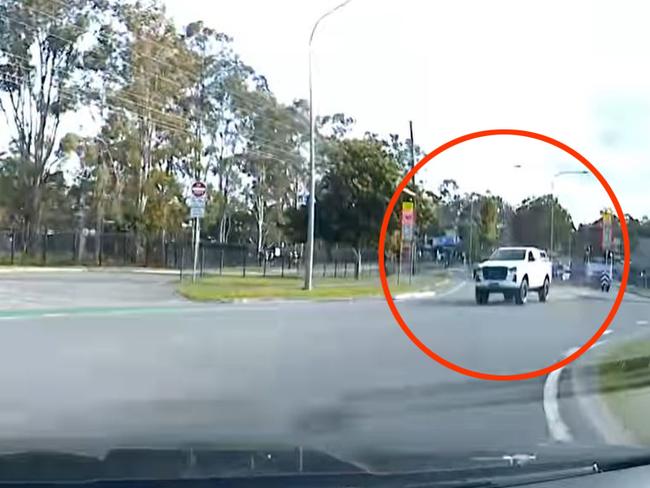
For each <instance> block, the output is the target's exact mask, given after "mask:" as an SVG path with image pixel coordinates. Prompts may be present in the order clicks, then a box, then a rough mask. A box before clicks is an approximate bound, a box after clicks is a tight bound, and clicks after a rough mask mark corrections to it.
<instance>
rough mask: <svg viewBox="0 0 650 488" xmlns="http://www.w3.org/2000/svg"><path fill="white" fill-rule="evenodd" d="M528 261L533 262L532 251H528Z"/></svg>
mask: <svg viewBox="0 0 650 488" xmlns="http://www.w3.org/2000/svg"><path fill="white" fill-rule="evenodd" d="M528 261H535V256H533V251H528Z"/></svg>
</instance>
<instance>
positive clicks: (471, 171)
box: [0, 0, 650, 222]
mask: <svg viewBox="0 0 650 488" xmlns="http://www.w3.org/2000/svg"><path fill="white" fill-rule="evenodd" d="M163 1H164V3H165V4H166V6H167V9H168V12H169V14H170V15H172V17H174V19H175V20H176V21H177V23H178V24H179V26H182V25H185V24H187V23H189V22H191V21H195V20H199V19H202V20H203V21H204V22H205V23H206V24H207V25H210V26H212V27H214V28H216V29H218V30H220V31H222V32H225V33H227V34H229V35H231V36H232V37H233V38H234V47H235V49H236V51H237V52H238V53H239V54H240V55H241V56H242V58H243V59H244V61H245V62H247V63H248V64H250V65H252V66H253V67H254V68H255V69H256V70H257V71H258V72H259V73H261V74H264V75H265V76H266V77H267V79H268V80H269V83H270V86H271V88H272V90H273V91H274V93H275V94H276V95H277V96H278V98H279V99H280V100H281V101H283V102H287V103H288V102H290V101H291V100H293V99H294V98H307V95H308V84H307V75H308V64H307V60H308V49H307V41H308V38H309V33H310V31H311V27H312V25H313V23H314V21H315V20H316V19H317V18H318V17H319V16H320V15H321V14H322V13H324V12H326V11H327V10H328V9H330V8H331V7H333V6H335V5H337V4H338V3H339V2H340V0H210V1H209V2H207V1H206V0H163ZM646 4H648V5H646ZM649 18H650V3H648V2H645V1H644V0H617V1H616V2H614V1H613V0H608V1H600V0H570V1H566V0H546V1H544V2H531V1H522V0H490V1H489V2H488V1H485V0H453V1H422V0H351V2H350V3H349V4H348V5H347V6H346V7H344V8H342V9H340V10H339V11H337V12H336V13H335V14H333V15H332V16H331V17H329V18H327V19H326V20H325V21H324V22H323V23H322V24H321V27H320V28H319V30H318V32H317V34H316V37H315V41H314V45H313V53H314V95H315V102H316V103H315V105H316V111H317V113H319V114H327V113H335V112H345V113H346V114H348V115H351V116H353V117H355V118H356V120H357V125H356V131H357V133H358V134H362V133H363V132H365V131H373V132H377V133H380V134H388V133H391V132H393V133H394V132H397V133H400V134H401V135H402V136H404V137H407V136H408V121H409V120H413V123H414V127H415V140H416V143H417V144H419V145H420V146H421V147H422V148H423V149H425V150H426V151H431V150H433V149H434V148H435V147H437V146H439V145H440V144H442V143H444V142H446V141H448V140H450V139H453V138H455V137H458V136H460V135H463V134H466V133H469V132H473V131H476V130H484V129H493V128H516V129H525V130H531V131H535V132H540V133H543V134H546V135H548V136H551V137H554V138H556V139H559V140H560V141H562V142H564V143H565V144H568V145H569V146H571V147H573V148H574V149H576V150H577V151H578V152H580V153H582V154H583V155H584V156H585V157H587V158H588V159H589V160H590V161H591V162H592V163H593V164H594V165H596V167H597V168H598V169H599V170H600V171H601V173H603V175H604V176H605V177H606V178H607V179H608V181H609V182H610V184H611V186H612V187H613V189H614V191H615V192H616V193H617V195H618V197H619V200H620V202H621V204H622V206H623V209H624V211H626V212H629V213H631V214H633V215H635V216H637V217H641V216H643V215H647V214H650V199H649V198H648V196H647V194H648V186H649V185H650V142H649V139H648V134H650V69H649V66H650V63H649V62H648V57H647V55H646V51H647V48H648V46H650V29H648V28H647V23H648V19H649ZM80 124H81V125H83V126H84V127H79V125H80ZM94 127H95V124H94V123H92V121H89V120H88V118H87V117H79V116H68V117H66V120H65V123H64V124H63V127H62V130H61V132H62V133H63V132H64V131H66V130H75V131H82V132H85V133H88V132H92V131H93V130H94ZM2 128H3V126H2V125H0V129H2ZM1 132H4V134H3V133H1ZM6 137H7V132H6V131H1V130H0V139H5V140H6ZM515 165H519V166H521V168H519V169H515ZM581 169H583V167H582V165H581V164H580V163H579V162H578V161H576V160H574V159H572V158H571V157H569V156H567V155H566V154H564V153H563V152H561V151H560V150H558V149H556V148H554V147H551V146H548V145H545V144H542V143H539V142H537V141H534V140H528V139H521V138H515V137H506V136H501V137H499V138H496V137H492V138H485V139H481V140H477V141H473V142H470V143H465V144H463V145H461V146H457V147H455V148H453V149H452V150H449V151H448V152H447V153H444V154H443V155H441V156H439V157H438V158H435V159H434V160H433V161H431V162H430V163H429V164H428V165H427V167H426V168H425V170H423V172H422V174H421V175H418V179H423V180H424V181H425V183H426V184H427V185H428V186H429V187H430V188H432V189H433V188H436V187H437V186H438V184H439V183H440V181H441V180H442V179H444V178H454V179H456V180H457V181H458V182H459V183H460V185H461V190H463V191H480V192H484V191H486V190H490V191H492V192H494V193H499V194H501V195H504V196H505V197H506V198H507V199H508V200H510V201H511V202H512V203H518V202H519V201H520V200H521V199H522V198H524V197H525V196H528V195H530V194H540V193H545V192H548V191H549V190H550V186H551V178H552V175H553V174H554V173H556V172H557V171H566V170H569V171H570V170H581ZM555 190H556V194H557V196H558V198H559V199H560V201H561V203H562V204H564V205H565V206H567V207H568V208H569V210H570V212H571V214H572V215H573V216H574V219H575V220H576V221H577V222H585V221H592V220H594V219H595V218H597V217H598V212H599V211H600V210H601V209H602V208H603V207H606V206H610V203H609V199H608V197H607V195H606V193H605V192H604V190H603V189H602V187H601V186H600V184H599V183H598V182H597V181H596V179H595V178H594V177H593V176H592V175H588V176H574V175H571V176H564V177H561V178H558V179H557V180H556V185H555Z"/></svg>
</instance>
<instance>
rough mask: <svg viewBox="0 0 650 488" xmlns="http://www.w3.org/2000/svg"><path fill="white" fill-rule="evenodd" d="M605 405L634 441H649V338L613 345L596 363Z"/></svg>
mask: <svg viewBox="0 0 650 488" xmlns="http://www.w3.org/2000/svg"><path fill="white" fill-rule="evenodd" d="M598 380H599V385H598V386H599V391H600V395H601V398H602V399H603V401H604V403H605V405H606V406H607V409H608V410H609V412H610V413H611V414H612V416H613V417H614V418H615V419H616V420H617V421H618V422H619V423H620V426H621V428H622V429H623V431H624V432H626V433H628V434H629V435H631V436H632V437H633V438H634V441H635V443H638V444H641V445H644V446H648V445H650V421H648V415H649V412H650V339H647V338H646V339H644V340H635V341H630V342H625V343H622V344H617V345H612V346H611V347H610V348H608V351H607V353H606V354H605V355H604V356H603V358H602V360H601V362H600V363H599V365H598Z"/></svg>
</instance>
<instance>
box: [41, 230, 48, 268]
mask: <svg viewBox="0 0 650 488" xmlns="http://www.w3.org/2000/svg"><path fill="white" fill-rule="evenodd" d="M42 253H43V264H46V263H47V231H45V232H44V233H43V249H42Z"/></svg>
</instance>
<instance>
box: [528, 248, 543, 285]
mask: <svg viewBox="0 0 650 488" xmlns="http://www.w3.org/2000/svg"><path fill="white" fill-rule="evenodd" d="M526 261H528V264H527V266H526V269H527V270H528V281H529V283H528V285H529V286H530V287H531V288H538V287H540V286H542V281H540V277H539V275H540V274H541V272H542V271H541V266H542V265H543V263H542V260H541V259H540V257H539V255H537V256H536V253H535V252H534V251H533V250H532V249H529V250H528V252H527V253H526Z"/></svg>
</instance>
